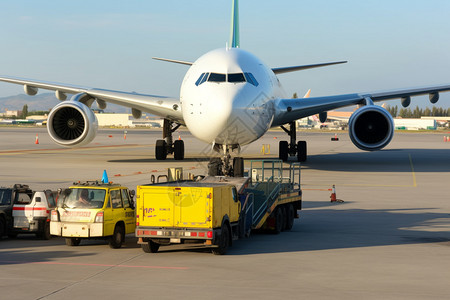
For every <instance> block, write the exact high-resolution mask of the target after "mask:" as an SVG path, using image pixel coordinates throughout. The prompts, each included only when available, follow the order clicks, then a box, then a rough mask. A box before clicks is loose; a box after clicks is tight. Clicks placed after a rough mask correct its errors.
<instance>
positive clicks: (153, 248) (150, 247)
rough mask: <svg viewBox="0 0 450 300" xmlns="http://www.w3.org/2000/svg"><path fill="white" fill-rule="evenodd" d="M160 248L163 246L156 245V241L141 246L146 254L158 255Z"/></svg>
mask: <svg viewBox="0 0 450 300" xmlns="http://www.w3.org/2000/svg"><path fill="white" fill-rule="evenodd" d="M159 246H161V245H160V244H158V243H155V242H154V241H152V240H150V241H148V242H147V243H145V244H141V248H142V250H143V251H144V252H145V253H156V252H158V250H159Z"/></svg>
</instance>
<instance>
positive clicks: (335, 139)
mask: <svg viewBox="0 0 450 300" xmlns="http://www.w3.org/2000/svg"><path fill="white" fill-rule="evenodd" d="M331 140H332V141H339V138H338V137H337V133H335V134H334V138H331Z"/></svg>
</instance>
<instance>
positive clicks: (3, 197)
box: [0, 189, 11, 205]
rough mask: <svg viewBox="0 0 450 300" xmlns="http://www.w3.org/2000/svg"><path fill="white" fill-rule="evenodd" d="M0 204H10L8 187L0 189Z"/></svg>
mask: <svg viewBox="0 0 450 300" xmlns="http://www.w3.org/2000/svg"><path fill="white" fill-rule="evenodd" d="M0 205H11V190H10V189H0Z"/></svg>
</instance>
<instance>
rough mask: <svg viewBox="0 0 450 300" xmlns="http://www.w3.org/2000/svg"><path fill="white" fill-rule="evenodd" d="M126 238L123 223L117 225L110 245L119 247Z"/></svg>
mask: <svg viewBox="0 0 450 300" xmlns="http://www.w3.org/2000/svg"><path fill="white" fill-rule="evenodd" d="M124 240H125V229H124V228H123V226H121V225H116V227H115V228H114V233H113V235H112V236H111V237H110V238H109V247H111V248H113V249H117V248H120V247H122V244H123V242H124Z"/></svg>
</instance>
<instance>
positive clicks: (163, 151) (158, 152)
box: [155, 140, 167, 160]
mask: <svg viewBox="0 0 450 300" xmlns="http://www.w3.org/2000/svg"><path fill="white" fill-rule="evenodd" d="M155 156H156V159H157V160H165V159H166V158H167V143H166V141H165V140H157V141H156V146H155Z"/></svg>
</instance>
